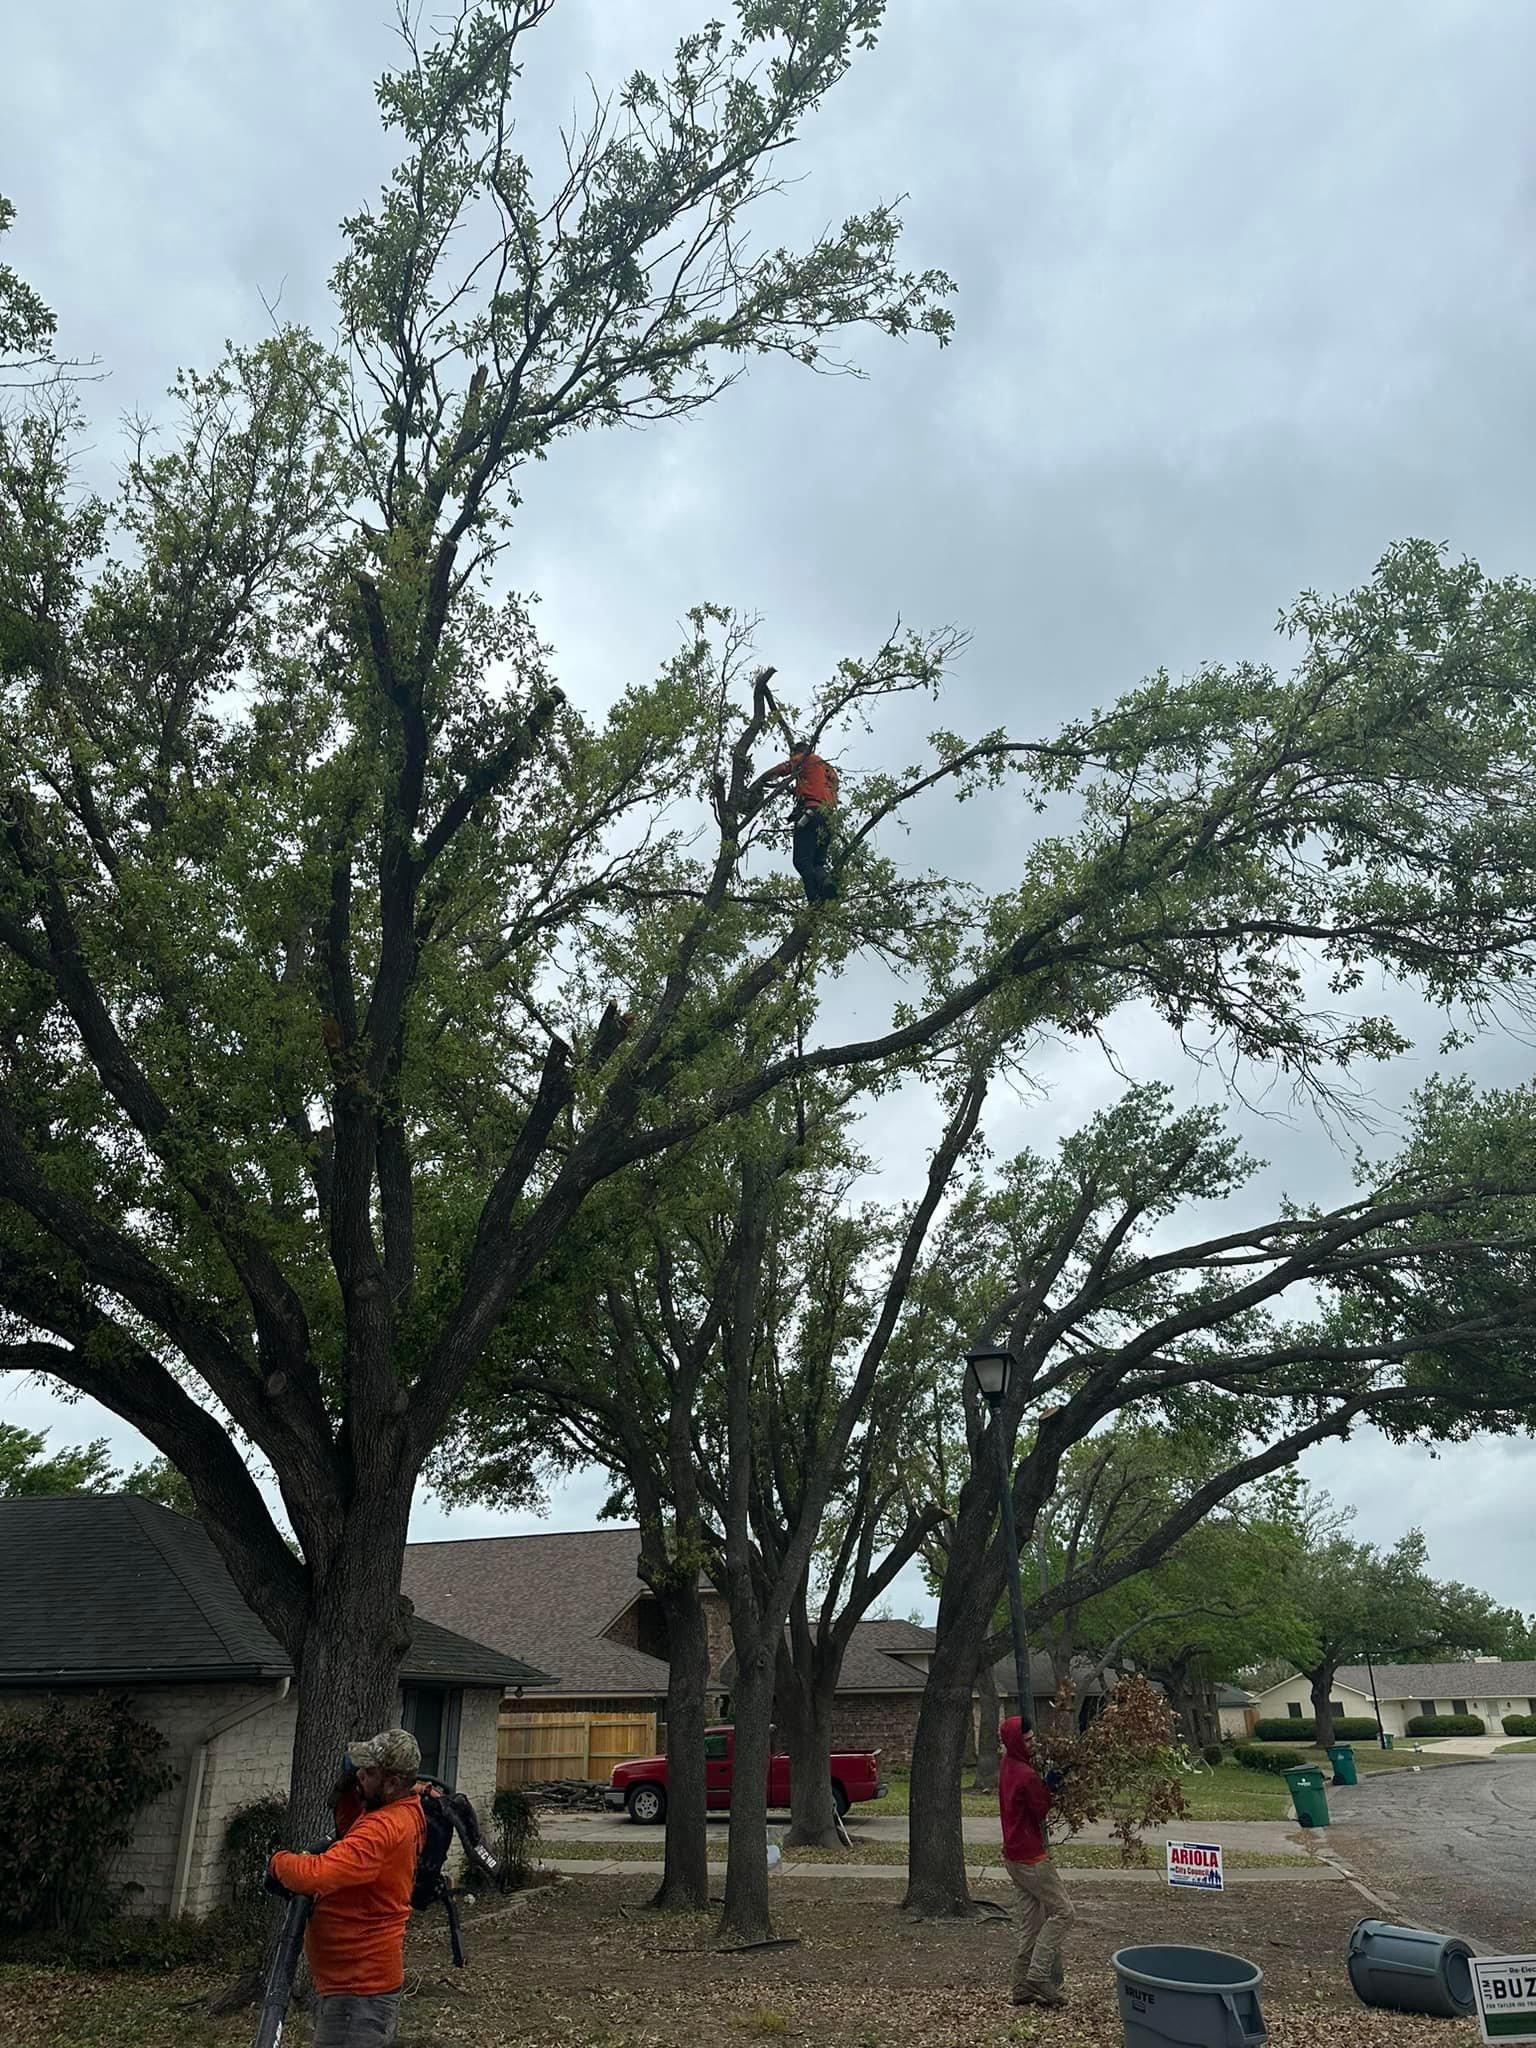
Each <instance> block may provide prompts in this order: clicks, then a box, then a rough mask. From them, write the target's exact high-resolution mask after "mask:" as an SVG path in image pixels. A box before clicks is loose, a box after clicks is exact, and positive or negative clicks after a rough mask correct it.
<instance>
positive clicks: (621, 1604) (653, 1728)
mask: <svg viewBox="0 0 1536 2048" xmlns="http://www.w3.org/2000/svg"><path fill="white" fill-rule="evenodd" d="M639 1555H640V1534H639V1531H638V1530H637V1529H633V1528H624V1527H612V1528H602V1529H579V1530H571V1531H559V1532H555V1531H551V1532H547V1533H540V1534H536V1535H529V1536H480V1537H466V1538H461V1539H459V1540H456V1541H449V1542H439V1543H411V1544H408V1545H407V1546H406V1552H405V1567H404V1585H405V1591H406V1593H407V1594H408V1595H409V1596H410V1598H411V1599H412V1600H414V1601H415V1603H416V1605H417V1606H418V1607H419V1608H421V1609H423V1610H425V1611H426V1612H429V1613H431V1614H434V1615H436V1616H438V1617H439V1618H440V1619H441V1620H442V1621H444V1622H447V1623H451V1624H452V1626H453V1627H455V1628H459V1629H462V1630H463V1631H464V1632H465V1633H466V1634H467V1635H471V1636H473V1637H475V1639H476V1640H477V1641H480V1642H486V1643H492V1644H496V1645H498V1646H499V1645H501V1644H503V1643H509V1642H510V1641H512V1640H513V1639H514V1638H515V1640H516V1642H517V1644H518V1647H519V1651H520V1653H521V1654H523V1655H526V1656H528V1657H531V1658H532V1659H533V1660H534V1661H535V1662H537V1663H539V1664H541V1665H543V1666H544V1668H545V1669H546V1670H549V1671H553V1672H555V1673H556V1674H557V1677H556V1680H555V1682H554V1683H552V1684H550V1685H548V1686H546V1687H543V1688H542V1689H541V1690H540V1692H539V1695H538V1697H537V1698H525V1699H522V1700H518V1699H511V1700H508V1701H507V1703H506V1710H505V1717H504V1748H503V1756H504V1760H505V1763H506V1776H505V1780H504V1781H505V1782H516V1781H517V1780H519V1779H521V1780H523V1781H528V1780H532V1779H535V1778H538V1777H541V1776H547V1777H566V1776H569V1777H595V1778H605V1777H606V1776H607V1775H608V1771H609V1770H610V1769H611V1768H612V1766H613V1764H614V1763H615V1762H618V1761H620V1760H621V1759H622V1758H623V1757H624V1756H626V1755H629V1756H641V1755H644V1754H646V1753H647V1751H649V1750H651V1749H654V1748H655V1747H656V1745H657V1743H658V1742H659V1741H660V1740H661V1734H662V1726H663V1723H664V1719H665V1715H666V1692H667V1628H666V1617H665V1615H664V1614H663V1612H662V1609H661V1603H660V1602H659V1601H658V1600H657V1599H656V1597H655V1595H654V1594H653V1593H652V1592H651V1590H650V1588H649V1587H648V1586H647V1585H646V1584H645V1583H644V1581H643V1580H642V1579H641V1578H640V1576H639V1570H638V1565H639ZM700 1590H701V1593H702V1596H703V1602H704V1612H705V1617H706V1621H707V1625H708V1629H709V1645H710V1664H709V1673H710V1695H709V1700H708V1710H709V1712H710V1713H712V1714H714V1713H720V1712H722V1711H723V1710H724V1708H725V1706H726V1703H727V1700H728V1696H729V1692H730V1673H729V1662H730V1657H731V1627H730V1615H729V1612H728V1608H727V1604H726V1602H725V1600H724V1599H723V1598H722V1597H721V1596H720V1594H719V1593H718V1592H717V1591H716V1590H715V1588H714V1587H713V1586H712V1585H709V1584H708V1583H707V1582H705V1583H703V1584H701V1588H700ZM934 1640H935V1638H934V1632H933V1630H932V1629H931V1628H924V1627H923V1626H921V1624H919V1623H916V1622H909V1621H865V1622H861V1623H860V1624H859V1626H858V1627H857V1628H856V1629H855V1630H854V1633H853V1639H852V1641H851V1642H850V1644H849V1646H848V1652H847V1656H846V1658H845V1660H844V1664H843V1672H842V1682H841V1684H840V1686H839V1688H838V1693H837V1702H836V1711H835V1718H834V1721H833V1739H834V1741H836V1742H837V1743H838V1744H839V1745H842V1746H847V1747H854V1748H860V1749H866V1748H867V1749H878V1750H880V1751H881V1753H882V1755H883V1757H884V1759H885V1761H886V1763H888V1764H898V1765H900V1764H906V1763H908V1762H909V1761H910V1760H911V1755H912V1741H913V1737H914V1735H915V1733H916V1730H917V1711H918V1704H919V1702H920V1700H921V1698H922V1692H923V1686H924V1684H925V1682H926V1679H927V1670H928V1663H929V1660H930V1658H931V1657H932V1654H933V1646H934ZM1030 1677H1031V1681H1032V1683H1033V1686H1034V1690H1035V1695H1036V1700H1035V1708H1036V1713H1037V1715H1038V1714H1042V1713H1044V1711H1045V1709H1046V1707H1047V1705H1048V1704H1049V1701H1050V1699H1051V1696H1052V1694H1053V1692H1054V1690H1055V1682H1054V1679H1053V1678H1052V1676H1051V1670H1050V1665H1049V1662H1048V1660H1047V1659H1046V1658H1045V1657H1043V1656H1039V1657H1036V1658H1035V1660H1034V1662H1033V1665H1032V1668H1031V1672H1030ZM996 1683H997V1687H998V1693H999V1697H1000V1698H1001V1699H1002V1700H1003V1702H1004V1711H1005V1712H1006V1711H1010V1708H1009V1706H1008V1700H1009V1697H1010V1695H1012V1693H1013V1692H1014V1690H1015V1685H1014V1675H1013V1665H1012V1662H1011V1661H1010V1660H1007V1659H1005V1660H1004V1661H1002V1662H1001V1663H999V1664H998V1666H997V1667H996ZM520 1724H521V1725H520Z"/></svg>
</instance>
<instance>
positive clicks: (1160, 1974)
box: [1113, 1944, 1269, 2048]
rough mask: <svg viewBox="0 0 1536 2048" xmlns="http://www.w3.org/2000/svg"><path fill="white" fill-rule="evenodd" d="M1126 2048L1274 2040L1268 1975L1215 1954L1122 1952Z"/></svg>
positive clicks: (1224, 2046)
mask: <svg viewBox="0 0 1536 2048" xmlns="http://www.w3.org/2000/svg"><path fill="white" fill-rule="evenodd" d="M1113 1960H1114V1970H1115V1990H1116V1993H1117V1995H1118V1997H1119V2000H1120V2024H1121V2027H1122V2028H1123V2029H1124V2034H1125V2048H1175V2044H1177V2048H1251V2044H1252V2043H1254V2042H1258V2041H1265V2040H1267V2039H1268V2038H1269V2035H1268V2030H1267V2029H1266V2027H1265V2025H1264V2015H1263V2013H1262V2012H1261V2011H1260V2010H1259V1986H1260V1985H1261V1984H1262V1983H1263V1981H1264V1972H1263V1971H1262V1970H1261V1969H1259V1967H1258V1965H1257V1964H1255V1963H1250V1962H1247V1961H1246V1960H1245V1959H1244V1958H1243V1957H1242V1956H1229V1955H1223V1953H1222V1952H1221V1950H1220V1949H1215V1948H1175V1947H1172V1946H1165V1945H1162V1944H1158V1945H1157V1946H1154V1947H1149V1948H1122V1949H1120V1950H1119V1951H1118V1952H1117V1953H1116V1955H1115V1957H1114V1959H1113Z"/></svg>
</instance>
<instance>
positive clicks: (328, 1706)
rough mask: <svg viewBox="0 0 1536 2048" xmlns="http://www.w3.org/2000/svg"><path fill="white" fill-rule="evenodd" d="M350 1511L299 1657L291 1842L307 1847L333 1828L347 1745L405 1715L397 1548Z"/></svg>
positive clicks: (319, 1582)
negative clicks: (333, 1795)
mask: <svg viewBox="0 0 1536 2048" xmlns="http://www.w3.org/2000/svg"><path fill="white" fill-rule="evenodd" d="M369 1519H371V1518H368V1517H359V1516H356V1515H354V1517H353V1518H352V1521H353V1527H352V1528H351V1529H349V1530H348V1532H347V1536H346V1539H345V1540H344V1542H343V1544H342V1546H341V1548H340V1550H339V1551H338V1553H337V1555H336V1556H335V1558H334V1559H333V1560H332V1561H331V1563H330V1565H329V1568H328V1569H327V1570H326V1571H325V1573H324V1574H323V1576H321V1575H318V1574H317V1575H316V1583H315V1586H314V1592H313V1594H312V1596H311V1601H310V1609H309V1613H308V1616H307V1618H306V1620H305V1625H304V1635H303V1640H302V1643H301V1645H300V1647H299V1651H298V1654H297V1657H296V1659H295V1662H296V1665H297V1676H296V1679H295V1685H294V1691H295V1694H296V1697H297V1700H298V1715H297V1721H296V1725H295V1728H294V1737H293V1766H292V1772H291V1775H290V1779H289V1788H288V1822H287V1830H286V1832H287V1839H288V1842H289V1844H290V1845H291V1846H294V1847H299V1848H303V1847H307V1846H308V1845H309V1844H310V1843H313V1842H316V1841H319V1840H320V1839H321V1838H322V1837H324V1836H325V1835H327V1834H329V1833H330V1831H331V1825H332V1822H331V1809H330V1798H329V1795H330V1792H331V1790H332V1788H333V1787H334V1785H335V1783H336V1780H337V1778H338V1777H339V1776H340V1774H341V1767H342V1759H343V1757H344V1756H345V1754H346V1749H347V1745H348V1743H349V1742H351V1741H353V1740H355V1739H356V1738H357V1737H359V1736H363V1735H376V1734H377V1733H378V1731H379V1730H380V1729H381V1728H389V1727H393V1726H394V1725H396V1723H397V1722H398V1719H399V1712H400V1703H399V1687H400V1663H401V1659H402V1658H403V1656H404V1654H405V1652H406V1650H407V1648H408V1647H409V1644H410V1614H409V1607H408V1604H407V1603H406V1602H405V1601H404V1600H403V1599H402V1598H401V1594H400V1545H398V1544H396V1543H395V1542H393V1541H391V1540H390V1538H389V1536H388V1535H387V1533H385V1532H384V1531H383V1530H380V1532H379V1540H378V1541H377V1542H374V1541H371V1540H370V1539H369V1535H368V1533H367V1531H366V1529H365V1528H364V1527H362V1526H360V1524H361V1523H363V1522H365V1521H367V1520H369Z"/></svg>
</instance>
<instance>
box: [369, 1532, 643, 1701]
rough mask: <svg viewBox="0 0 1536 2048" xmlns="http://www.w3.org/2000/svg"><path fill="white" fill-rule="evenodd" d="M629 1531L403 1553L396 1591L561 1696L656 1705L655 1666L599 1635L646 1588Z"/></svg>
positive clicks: (476, 1541)
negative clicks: (542, 1678) (512, 1659)
mask: <svg viewBox="0 0 1536 2048" xmlns="http://www.w3.org/2000/svg"><path fill="white" fill-rule="evenodd" d="M639 1558H640V1532H639V1530H638V1529H634V1528H625V1527H615V1528H602V1529H574V1530H547V1531H541V1532H538V1533H536V1534H532V1535H527V1536H472V1537H463V1538H459V1539H457V1540H455V1541H449V1542H441V1543H408V1544H407V1545H406V1549H405V1565H404V1572H403V1581H402V1582H403V1584H404V1588H405V1591H406V1593H407V1594H408V1595H409V1597H410V1598H411V1599H412V1600H413V1601H414V1602H415V1603H416V1605H417V1607H418V1608H420V1609H421V1610H422V1611H423V1612H425V1613H428V1614H432V1615H434V1616H436V1617H437V1618H438V1619H439V1620H441V1621H444V1622H447V1623H449V1624H450V1625H451V1626H453V1627H454V1628H458V1629H462V1630H463V1631H464V1632H465V1633H466V1634H469V1635H473V1636H474V1637H475V1638H476V1639H477V1640H478V1641H481V1642H486V1643H491V1644H494V1645H495V1646H497V1647H498V1648H499V1647H501V1646H502V1645H504V1644H510V1643H511V1642H513V1641H515V1642H516V1643H517V1644H518V1646H519V1649H520V1650H521V1651H522V1652H524V1653H525V1654H527V1655H528V1656H530V1657H533V1658H535V1659H536V1660H537V1661H538V1662H539V1663H540V1664H541V1665H542V1666H543V1667H544V1668H545V1669H546V1670H548V1671H552V1672H553V1673H554V1674H555V1680H554V1682H555V1684H556V1686H557V1688H558V1690H559V1692H560V1693H561V1694H578V1695H583V1696H586V1697H588V1698H601V1697H604V1696H606V1695H619V1696H624V1695H640V1696H643V1697H647V1698H654V1697H659V1696H660V1695H661V1694H662V1693H664V1692H665V1691H666V1689H667V1667H666V1665H665V1663H663V1662H662V1660H661V1659H660V1658H659V1657H651V1656H647V1655H646V1653H645V1652H644V1651H643V1650H635V1649H631V1648H630V1646H629V1645H628V1644H627V1643H620V1642H615V1641H614V1640H613V1639H612V1638H611V1637H609V1636H607V1635H605V1634H604V1630H606V1629H609V1628H612V1627H613V1626H614V1625H615V1623H616V1622H617V1621H618V1619H619V1618H620V1617H621V1616H622V1615H624V1614H625V1613H626V1612H627V1611H628V1610H629V1608H631V1607H632V1606H633V1605H634V1603H635V1601H636V1600H637V1599H638V1598H639V1597H640V1596H641V1595H642V1594H643V1593H645V1592H647V1591H648V1588H647V1587H646V1586H645V1584H644V1582H643V1581H642V1579H641V1578H640V1575H639V1571H638V1569H637V1567H638V1563H639Z"/></svg>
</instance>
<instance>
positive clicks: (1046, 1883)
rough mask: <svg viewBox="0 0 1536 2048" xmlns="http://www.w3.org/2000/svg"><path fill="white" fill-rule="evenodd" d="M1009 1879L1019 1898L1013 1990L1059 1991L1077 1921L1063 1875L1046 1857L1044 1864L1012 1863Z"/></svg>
mask: <svg viewBox="0 0 1536 2048" xmlns="http://www.w3.org/2000/svg"><path fill="white" fill-rule="evenodd" d="M1006 1867H1007V1871H1008V1875H1009V1876H1010V1877H1011V1878H1012V1879H1013V1883H1014V1889H1015V1890H1016V1891H1017V1893H1018V1895H1019V1953H1018V1955H1017V1957H1016V1958H1015V1960H1014V1965H1013V1990H1014V1995H1015V1997H1017V1995H1018V1994H1019V1993H1020V1992H1021V1991H1023V1990H1025V1989H1026V1987H1027V1988H1028V1989H1030V1990H1038V1989H1039V1988H1040V1987H1041V1986H1042V1985H1049V1986H1050V1988H1051V1989H1052V1990H1054V1991H1059V1990H1060V1989H1061V1986H1062V1979H1063V1975H1064V1973H1065V1964H1064V1960H1063V1957H1062V1950H1063V1948H1064V1947H1065V1946H1066V1939H1067V1930H1068V1928H1069V1927H1070V1926H1071V1925H1072V1922H1073V1921H1074V1920H1075V1919H1076V1917H1077V1916H1076V1914H1075V1913H1074V1912H1073V1910H1072V1901H1071V1900H1070V1899H1069V1898H1068V1897H1067V1888H1066V1886H1065V1885H1064V1884H1063V1883H1062V1881H1061V1872H1060V1871H1059V1870H1058V1869H1057V1868H1056V1866H1055V1864H1054V1863H1053V1862H1052V1861H1051V1859H1050V1857H1049V1856H1047V1857H1046V1858H1045V1860H1044V1862H1042V1863H1010V1864H1008V1865H1007V1866H1006Z"/></svg>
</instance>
